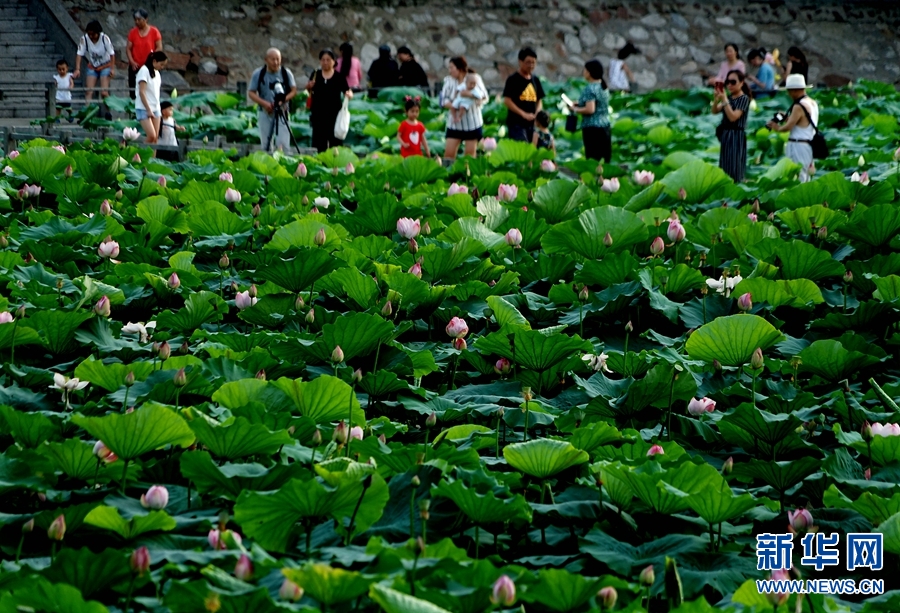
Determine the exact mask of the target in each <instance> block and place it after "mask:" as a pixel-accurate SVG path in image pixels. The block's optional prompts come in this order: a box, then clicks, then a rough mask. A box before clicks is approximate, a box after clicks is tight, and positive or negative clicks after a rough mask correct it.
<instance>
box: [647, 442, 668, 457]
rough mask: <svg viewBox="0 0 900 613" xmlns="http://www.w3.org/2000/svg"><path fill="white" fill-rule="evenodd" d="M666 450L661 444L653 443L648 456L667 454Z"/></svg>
mask: <svg viewBox="0 0 900 613" xmlns="http://www.w3.org/2000/svg"><path fill="white" fill-rule="evenodd" d="M665 453H666V450H665V449H663V448H662V446H661V445H653V446H652V447H650V449H648V450H647V457H648V458H649V457H653V456H655V455H665Z"/></svg>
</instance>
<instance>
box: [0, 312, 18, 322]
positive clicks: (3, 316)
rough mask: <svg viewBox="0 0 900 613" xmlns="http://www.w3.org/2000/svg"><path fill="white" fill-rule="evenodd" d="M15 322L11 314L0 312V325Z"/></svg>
mask: <svg viewBox="0 0 900 613" xmlns="http://www.w3.org/2000/svg"><path fill="white" fill-rule="evenodd" d="M13 321H15V318H14V317H13V316H12V313H10V312H9V311H0V324H10V323H12V322H13Z"/></svg>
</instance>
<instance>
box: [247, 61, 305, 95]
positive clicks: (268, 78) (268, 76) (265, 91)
mask: <svg viewBox="0 0 900 613" xmlns="http://www.w3.org/2000/svg"><path fill="white" fill-rule="evenodd" d="M283 70H284V72H285V74H287V80H288V82H287V83H286V84H285V83H284V79H283V78H282V75H281V72H282V68H279V69H278V70H277V71H276V72H269V70H268V68H264V67H262V66H260V67H259V68H257V69H256V70H254V71H253V75H252V76H251V77H250V86H249V87H250V91H252V92H256V95H257V96H259V97H260V98H262V99H263V100H265V101H266V102H274V101H275V92H274V91H273V90H272V88H273V87H274V86H275V84H276V83H281V84H282V85H283V86H284V93H285V94H287V93H289V92H290V91H291V88H292V87H296V86H297V82H296V81H294V73H292V72H291V71H290V70H288V69H287V68H284V69H283ZM260 72H263V78H262V83H260V81H259V73H260ZM257 87H259V89H257Z"/></svg>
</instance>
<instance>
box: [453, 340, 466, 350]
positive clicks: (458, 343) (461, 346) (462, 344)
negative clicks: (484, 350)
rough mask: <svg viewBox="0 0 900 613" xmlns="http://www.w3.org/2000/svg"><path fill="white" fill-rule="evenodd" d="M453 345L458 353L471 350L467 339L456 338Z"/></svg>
mask: <svg viewBox="0 0 900 613" xmlns="http://www.w3.org/2000/svg"><path fill="white" fill-rule="evenodd" d="M451 345H452V346H453V348H454V349H456V350H457V351H465V350H466V349H468V348H469V345H468V343H466V339H464V338H454V339H453V342H452V343H451Z"/></svg>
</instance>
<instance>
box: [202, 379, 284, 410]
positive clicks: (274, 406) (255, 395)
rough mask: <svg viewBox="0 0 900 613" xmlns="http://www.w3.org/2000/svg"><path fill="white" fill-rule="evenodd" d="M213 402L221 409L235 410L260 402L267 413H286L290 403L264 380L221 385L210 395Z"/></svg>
mask: <svg viewBox="0 0 900 613" xmlns="http://www.w3.org/2000/svg"><path fill="white" fill-rule="evenodd" d="M212 400H213V402H217V403H219V404H220V405H222V406H223V407H226V408H228V409H231V411H232V413H234V410H235V409H239V408H241V407H245V406H247V405H249V404H251V403H253V402H261V403H263V404H264V405H265V408H266V411H267V412H269V413H281V412H283V411H288V410H290V408H291V407H292V403H291V402H290V401H289V400H288V399H287V397H286V396H285V395H284V392H282V391H281V390H279V389H278V388H277V387H275V386H273V385H270V384H269V382H268V381H266V380H264V379H256V378H253V379H239V380H237V381H229V382H228V383H223V384H222V386H221V387H220V388H219V389H217V390H216V391H215V393H214V394H213V395H212Z"/></svg>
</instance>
